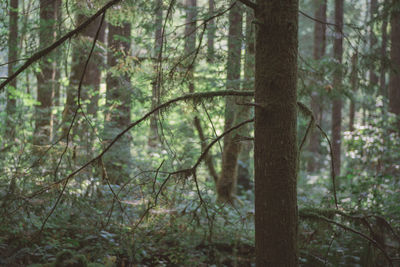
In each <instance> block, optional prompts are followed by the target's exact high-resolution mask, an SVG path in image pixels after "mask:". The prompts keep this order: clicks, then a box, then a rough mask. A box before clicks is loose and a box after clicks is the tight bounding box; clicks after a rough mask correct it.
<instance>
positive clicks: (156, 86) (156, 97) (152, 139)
mask: <svg viewBox="0 0 400 267" xmlns="http://www.w3.org/2000/svg"><path fill="white" fill-rule="evenodd" d="M155 15H156V16H155V25H156V31H155V33H154V55H153V56H154V58H156V59H157V60H156V64H155V66H154V69H155V71H156V72H155V78H154V80H153V84H152V92H151V108H152V109H154V108H155V107H157V106H158V105H159V103H160V86H161V73H160V72H161V70H159V69H158V66H159V64H160V61H161V57H160V56H162V53H161V52H162V45H163V39H162V27H163V10H162V0H157V2H156V9H155ZM158 115H159V113H158V112H156V113H154V114H153V116H151V117H150V134H149V140H148V145H149V146H150V147H155V146H156V145H157V144H158V143H159V142H160V138H159V135H158V126H157V121H158Z"/></svg>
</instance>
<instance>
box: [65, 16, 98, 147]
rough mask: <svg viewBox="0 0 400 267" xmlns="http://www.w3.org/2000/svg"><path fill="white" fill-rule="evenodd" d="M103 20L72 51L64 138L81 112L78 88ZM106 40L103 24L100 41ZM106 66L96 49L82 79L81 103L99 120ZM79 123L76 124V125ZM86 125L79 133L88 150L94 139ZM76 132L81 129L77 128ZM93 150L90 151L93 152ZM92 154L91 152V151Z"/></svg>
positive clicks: (85, 30)
mask: <svg viewBox="0 0 400 267" xmlns="http://www.w3.org/2000/svg"><path fill="white" fill-rule="evenodd" d="M86 19H87V17H86V16H84V15H82V14H78V15H77V22H78V24H81V23H82V22H84V21H85V20H86ZM100 21H101V18H100V17H99V18H97V19H96V20H95V21H93V22H92V23H91V24H90V25H88V26H87V27H86V28H85V29H84V30H83V31H82V33H81V35H80V40H81V42H79V40H77V42H76V43H75V45H74V47H73V50H72V63H71V64H72V67H71V77H70V84H69V88H68V90H67V101H66V104H65V108H64V112H63V125H62V126H63V136H65V135H66V134H67V131H68V128H69V125H70V123H71V120H72V117H73V114H74V113H75V111H76V109H77V97H78V87H79V82H80V79H81V78H82V74H83V71H84V66H85V63H86V61H87V57H88V54H89V52H90V49H91V47H92V44H93V41H94V37H95V35H96V33H97V30H98V28H99V26H100ZM104 38H105V24H104V23H103V26H102V28H101V29H100V32H99V36H98V39H97V42H104ZM101 65H103V56H102V54H101V50H100V49H98V48H95V49H94V51H93V54H92V57H91V58H90V60H89V63H88V66H87V68H86V73H85V75H84V77H83V80H82V88H81V103H82V105H83V107H86V109H85V108H84V110H85V112H86V115H89V116H90V117H92V119H93V118H95V117H96V114H97V109H98V101H99V93H100V81H101V69H100V66H101ZM86 100H88V102H89V104H87V105H86V106H85V104H84V103H85V101H86ZM76 124H77V121H75V125H76ZM83 124H84V125H85V126H83V127H81V128H80V129H79V131H82V133H80V137H81V141H82V144H85V145H88V148H90V147H91V142H92V141H91V140H92V137H91V136H90V133H89V131H91V129H89V127H87V126H86V125H87V122H86V121H84V122H83ZM73 129H75V130H76V129H77V127H74V128H73ZM72 135H73V136H74V135H76V132H73V133H72ZM89 150H90V149H89ZM89 153H91V152H89Z"/></svg>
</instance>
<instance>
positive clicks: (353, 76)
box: [349, 53, 358, 132]
mask: <svg viewBox="0 0 400 267" xmlns="http://www.w3.org/2000/svg"><path fill="white" fill-rule="evenodd" d="M357 61H358V55H357V53H355V54H354V55H353V56H352V58H351V89H352V91H353V92H356V91H357V89H358V76H357V64H358V63H357ZM353 95H355V93H353ZM355 114H356V106H355V101H354V99H351V101H350V111H349V131H350V132H352V131H354V118H355Z"/></svg>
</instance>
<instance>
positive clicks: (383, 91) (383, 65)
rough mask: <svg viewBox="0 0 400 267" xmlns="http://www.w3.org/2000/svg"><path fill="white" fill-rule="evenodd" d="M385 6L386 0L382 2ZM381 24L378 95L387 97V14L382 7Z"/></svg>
mask: <svg viewBox="0 0 400 267" xmlns="http://www.w3.org/2000/svg"><path fill="white" fill-rule="evenodd" d="M384 4H386V0H385V1H384ZM383 9H384V13H383V22H382V28H381V31H382V44H381V66H380V75H379V84H380V86H379V88H380V90H379V93H380V95H382V96H384V97H387V96H388V92H387V86H386V71H387V64H386V57H387V53H386V50H387V41H388V34H387V27H388V20H389V18H388V12H387V11H386V6H384V7H383Z"/></svg>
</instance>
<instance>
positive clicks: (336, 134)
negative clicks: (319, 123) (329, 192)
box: [332, 0, 344, 176]
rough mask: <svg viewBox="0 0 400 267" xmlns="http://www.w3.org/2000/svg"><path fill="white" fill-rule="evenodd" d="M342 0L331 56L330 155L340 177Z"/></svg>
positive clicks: (337, 2) (337, 4)
mask: <svg viewBox="0 0 400 267" xmlns="http://www.w3.org/2000/svg"><path fill="white" fill-rule="evenodd" d="M343 3H344V1H343V0H335V40H334V43H333V54H334V58H335V60H336V63H337V66H336V68H335V71H334V76H333V90H334V95H333V101H332V154H333V163H334V172H335V174H336V175H337V176H340V170H341V164H342V161H341V143H342V137H341V136H342V134H341V131H342V99H341V93H342V92H343V91H342V79H343V77H342V76H343V74H342V73H343V71H342V66H341V65H340V64H341V63H342V57H343Z"/></svg>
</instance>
